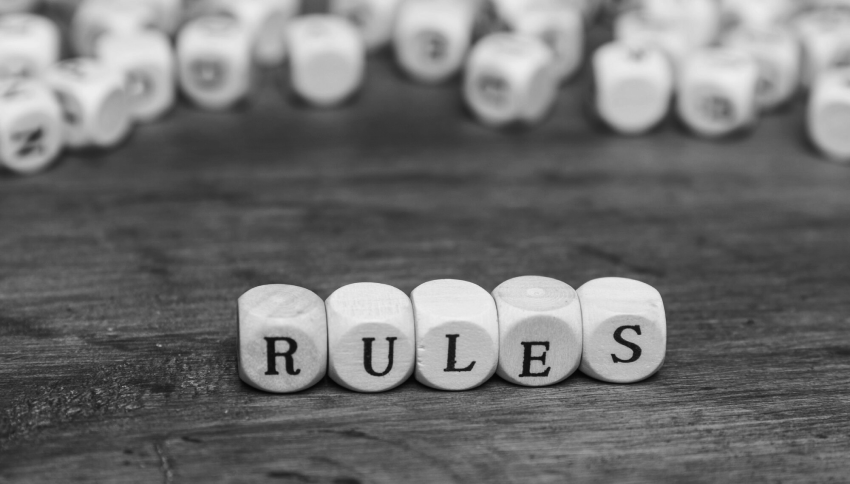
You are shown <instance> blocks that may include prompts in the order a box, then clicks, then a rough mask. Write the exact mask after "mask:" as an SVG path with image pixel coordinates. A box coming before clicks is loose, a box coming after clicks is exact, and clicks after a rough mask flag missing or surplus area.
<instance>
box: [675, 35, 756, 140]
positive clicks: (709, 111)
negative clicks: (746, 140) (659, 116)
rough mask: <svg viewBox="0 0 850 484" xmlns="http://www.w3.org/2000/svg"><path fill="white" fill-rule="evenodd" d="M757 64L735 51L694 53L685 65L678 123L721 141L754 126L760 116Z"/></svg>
mask: <svg viewBox="0 0 850 484" xmlns="http://www.w3.org/2000/svg"><path fill="white" fill-rule="evenodd" d="M758 79H759V73H758V67H757V65H756V63H755V60H753V58H752V57H751V56H749V55H747V54H746V53H744V52H740V51H737V50H734V49H706V50H701V51H698V52H695V53H694V54H693V55H692V56H690V57H689V58H688V59H687V61H686V62H685V63H684V64H683V66H682V69H681V72H680V77H679V90H678V91H679V97H678V100H677V103H676V108H677V112H678V115H679V119H681V120H682V122H683V123H684V124H685V125H687V126H688V127H689V128H690V129H691V131H692V132H694V133H695V134H697V135H699V136H703V137H708V138H712V137H720V136H725V135H728V134H731V133H735V132H738V131H741V130H744V129H746V128H749V127H750V126H752V125H753V124H754V123H755V121H756V119H757V114H758V109H757V104H756V89H757V86H758Z"/></svg>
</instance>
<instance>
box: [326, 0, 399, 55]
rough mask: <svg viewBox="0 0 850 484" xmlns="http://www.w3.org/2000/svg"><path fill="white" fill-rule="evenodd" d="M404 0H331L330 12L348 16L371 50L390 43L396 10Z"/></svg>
mask: <svg viewBox="0 0 850 484" xmlns="http://www.w3.org/2000/svg"><path fill="white" fill-rule="evenodd" d="M401 1H402V0H330V4H329V8H330V12H331V13H333V14H334V15H339V16H341V17H345V18H347V19H348V20H349V21H350V22H351V23H352V24H353V25H354V27H355V28H356V29H357V30H358V32H360V37H361V38H362V39H363V43H364V44H365V46H366V48H367V49H369V50H376V49H379V48H381V47H384V46H386V45H388V44H389V43H390V40H391V39H392V35H393V26H394V25H395V19H396V12H397V10H398V6H399V4H400V3H401Z"/></svg>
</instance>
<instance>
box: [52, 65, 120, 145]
mask: <svg viewBox="0 0 850 484" xmlns="http://www.w3.org/2000/svg"><path fill="white" fill-rule="evenodd" d="M45 79H46V80H47V82H48V84H50V87H51V88H53V91H54V93H55V94H56V97H57V98H58V99H59V104H60V105H61V106H62V112H63V119H64V124H65V143H66V144H67V145H68V146H70V147H72V148H81V147H86V146H94V147H99V148H109V147H112V146H115V145H117V144H118V143H120V142H121V141H123V140H124V138H125V137H126V136H127V135H128V134H129V132H130V128H132V123H131V119H130V109H129V102H128V100H127V96H126V94H125V92H124V77H123V76H122V75H121V72H120V71H118V70H116V69H113V68H111V67H109V66H107V65H105V64H103V63H102V62H99V61H96V60H93V59H82V58H79V59H70V60H66V61H62V62H60V63H58V64H55V65H54V66H53V67H51V68H50V69H49V70H48V72H47V74H46V75H45Z"/></svg>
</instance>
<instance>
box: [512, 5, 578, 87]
mask: <svg viewBox="0 0 850 484" xmlns="http://www.w3.org/2000/svg"><path fill="white" fill-rule="evenodd" d="M510 25H511V27H512V28H513V30H515V31H516V32H520V33H523V34H528V35H533V36H535V37H538V38H540V39H541V40H542V41H543V42H545V43H546V45H547V46H549V48H550V49H552V53H553V54H554V57H553V63H552V65H553V68H554V72H555V74H556V75H557V76H558V78H559V79H566V78H568V77H570V76H572V75H573V74H575V73H576V71H577V70H578V69H579V67H581V63H582V60H584V45H585V41H584V38H585V32H584V17H583V14H582V12H581V10H579V8H578V7H576V6H574V5H570V4H567V3H565V2H563V1H559V0H536V1H531V2H528V3H527V7H526V8H524V9H522V10H519V11H517V12H516V13H515V14H514V16H513V17H512V18H511V19H510Z"/></svg>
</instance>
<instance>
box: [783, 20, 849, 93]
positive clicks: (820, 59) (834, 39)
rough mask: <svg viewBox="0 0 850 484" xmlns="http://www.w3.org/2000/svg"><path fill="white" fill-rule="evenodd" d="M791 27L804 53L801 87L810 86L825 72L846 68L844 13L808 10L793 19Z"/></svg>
mask: <svg viewBox="0 0 850 484" xmlns="http://www.w3.org/2000/svg"><path fill="white" fill-rule="evenodd" d="M793 26H794V29H795V31H796V33H797V35H798V36H799V38H800V41H801V43H802V44H803V50H804V52H805V62H804V67H803V76H802V77H803V85H805V86H811V85H813V84H814V83H815V82H817V79H818V77H820V76H821V75H822V74H824V73H826V72H829V71H832V70H835V69H841V68H846V67H850V12H849V11H848V10H844V9H840V10H834V9H819V10H812V11H809V12H806V13H805V14H803V15H800V16H799V17H797V18H795V20H794V23H793Z"/></svg>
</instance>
